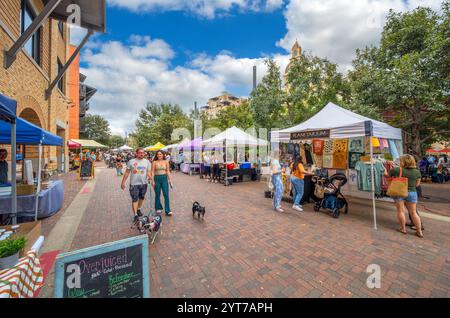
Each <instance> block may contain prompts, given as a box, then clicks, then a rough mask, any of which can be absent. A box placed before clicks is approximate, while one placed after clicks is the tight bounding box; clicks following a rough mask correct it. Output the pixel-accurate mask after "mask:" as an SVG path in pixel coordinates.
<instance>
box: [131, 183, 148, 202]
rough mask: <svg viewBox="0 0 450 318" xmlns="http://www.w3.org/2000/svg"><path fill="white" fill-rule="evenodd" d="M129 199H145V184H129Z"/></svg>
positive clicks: (136, 200) (134, 200)
mask: <svg viewBox="0 0 450 318" xmlns="http://www.w3.org/2000/svg"><path fill="white" fill-rule="evenodd" d="M130 194H131V200H132V201H133V203H134V202H138V201H139V200H145V195H146V194H147V185H146V184H142V185H134V186H130Z"/></svg>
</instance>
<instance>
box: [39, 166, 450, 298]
mask: <svg viewBox="0 0 450 318" xmlns="http://www.w3.org/2000/svg"><path fill="white" fill-rule="evenodd" d="M99 170H101V171H100V173H99V174H98V176H97V180H96V183H95V186H94V187H93V188H92V189H88V190H87V191H92V196H91V198H90V200H89V204H88V208H87V209H86V211H85V212H84V215H83V217H82V219H81V223H80V226H79V228H78V229H77V231H76V234H75V236H74V238H73V241H72V243H71V248H70V249H71V250H75V249H79V248H84V247H88V246H93V245H97V244H102V243H107V242H111V241H115V240H120V239H124V238H127V237H130V236H133V235H139V233H137V231H136V230H132V229H130V225H131V216H132V214H131V211H130V202H131V201H130V198H129V195H128V192H127V191H125V192H122V191H121V190H120V178H119V177H117V176H116V175H115V171H114V170H112V169H105V168H99ZM173 180H174V190H173V192H172V194H171V200H172V207H173V211H174V216H173V217H172V218H168V217H165V216H164V223H163V236H162V237H161V238H159V239H158V240H157V242H156V244H155V245H153V246H151V247H150V281H151V295H152V297H232V298H234V297H449V296H450V258H449V250H450V238H449V235H448V233H449V231H450V223H449V221H448V218H446V217H443V218H442V217H441V218H442V219H433V218H429V217H424V223H425V226H426V231H425V232H424V234H425V239H419V238H417V237H416V236H414V232H412V231H410V232H409V234H410V235H407V236H403V235H401V234H400V233H398V232H396V231H395V229H396V228H397V221H396V215H395V210H394V207H393V206H392V205H391V204H388V203H381V204H380V207H379V209H378V222H379V223H378V226H379V229H378V231H375V230H373V218H372V214H371V213H372V209H371V202H364V201H361V200H356V199H353V200H350V201H351V203H350V213H349V215H342V216H341V218H340V219H338V220H335V219H333V218H331V216H330V215H328V214H326V213H325V212H321V213H315V212H313V209H312V206H311V205H306V206H305V212H303V213H298V212H293V211H292V210H291V209H290V205H289V204H287V203H284V207H285V210H286V213H284V214H277V213H276V212H274V211H273V209H272V208H271V206H272V204H271V201H270V200H268V199H265V198H264V195H263V194H264V193H263V191H264V189H265V183H253V182H248V183H241V184H236V185H233V186H231V187H224V186H222V185H219V184H210V183H207V182H205V181H204V180H201V179H200V178H199V177H198V176H188V175H184V174H181V173H175V174H174V175H173ZM447 189H448V188H447ZM87 191H86V190H85V192H87ZM79 195H83V193H81V194H79ZM70 199H73V198H70ZM70 199H69V200H70ZM196 200H198V201H200V202H201V203H202V204H203V205H205V206H206V208H207V214H206V220H205V221H204V222H203V223H202V222H199V221H197V220H194V219H193V218H192V214H191V211H190V210H191V206H192V203H193V202H194V201H196ZM147 201H148V200H147ZM148 204H149V203H147V206H146V209H147V208H148ZM61 213H64V212H61ZM447 215H448V214H447ZM46 222H49V221H46ZM370 264H377V265H379V266H381V275H382V276H381V278H382V280H381V289H375V290H370V289H369V288H367V287H366V280H367V278H368V276H369V274H368V273H366V268H367V266H368V265H370Z"/></svg>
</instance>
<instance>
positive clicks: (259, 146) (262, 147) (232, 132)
mask: <svg viewBox="0 0 450 318" xmlns="http://www.w3.org/2000/svg"><path fill="white" fill-rule="evenodd" d="M268 144H269V143H268V142H267V141H266V140H263V139H258V138H256V137H254V136H252V135H251V134H248V133H246V132H244V131H243V130H241V129H239V128H237V127H231V128H229V129H227V130H226V131H224V132H222V133H220V134H218V135H216V136H214V137H213V138H210V139H208V140H205V141H204V142H203V145H204V146H206V147H208V148H209V149H216V150H217V149H220V151H222V150H223V149H225V158H224V159H225V163H227V164H228V168H229V167H230V166H229V165H230V164H231V165H233V167H232V168H233V169H228V168H226V169H222V171H221V173H222V174H223V175H224V176H223V179H224V183H225V185H229V184H232V182H233V180H234V179H236V177H237V179H238V180H239V181H242V180H243V176H244V175H248V176H250V178H251V179H252V180H256V177H255V175H256V170H255V169H253V168H252V167H251V163H250V162H247V161H246V160H245V151H246V147H249V148H251V150H252V151H250V152H251V153H252V155H253V156H254V157H255V158H253V161H255V162H256V154H257V151H261V152H263V153H267V146H268ZM235 157H236V162H237V163H240V164H241V165H239V164H238V165H235V164H234V162H235Z"/></svg>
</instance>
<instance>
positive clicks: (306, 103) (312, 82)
mask: <svg viewBox="0 0 450 318" xmlns="http://www.w3.org/2000/svg"><path fill="white" fill-rule="evenodd" d="M337 68H338V66H337V64H334V63H331V62H329V61H328V60H326V59H323V58H319V57H316V56H312V55H306V54H303V55H302V58H301V59H299V60H295V61H294V63H293V64H292V66H291V67H290V69H289V73H288V76H287V87H288V96H287V100H286V107H287V118H286V124H287V125H289V126H292V125H294V124H297V123H299V122H302V121H305V120H307V119H309V118H310V117H312V116H313V115H314V114H316V113H317V112H319V111H320V110H322V108H323V107H325V106H326V105H327V104H328V103H329V102H333V103H335V104H340V105H343V104H344V105H345V104H346V103H347V102H348V100H349V98H350V88H349V86H348V83H347V82H346V81H345V80H344V78H343V76H342V74H341V73H339V72H338V71H337Z"/></svg>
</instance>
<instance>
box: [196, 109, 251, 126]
mask: <svg viewBox="0 0 450 318" xmlns="http://www.w3.org/2000/svg"><path fill="white" fill-rule="evenodd" d="M203 125H204V126H206V127H205V128H210V127H216V128H219V129H220V130H222V131H225V130H226V129H228V128H230V127H233V126H236V127H238V128H241V129H244V130H245V129H248V128H250V127H252V126H254V125H255V122H254V120H253V115H252V110H251V108H250V105H249V104H248V103H243V104H242V105H240V106H229V107H226V108H224V109H222V110H221V111H219V113H218V114H217V117H216V118H214V119H211V120H209V121H207V124H206V125H205V124H203Z"/></svg>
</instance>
